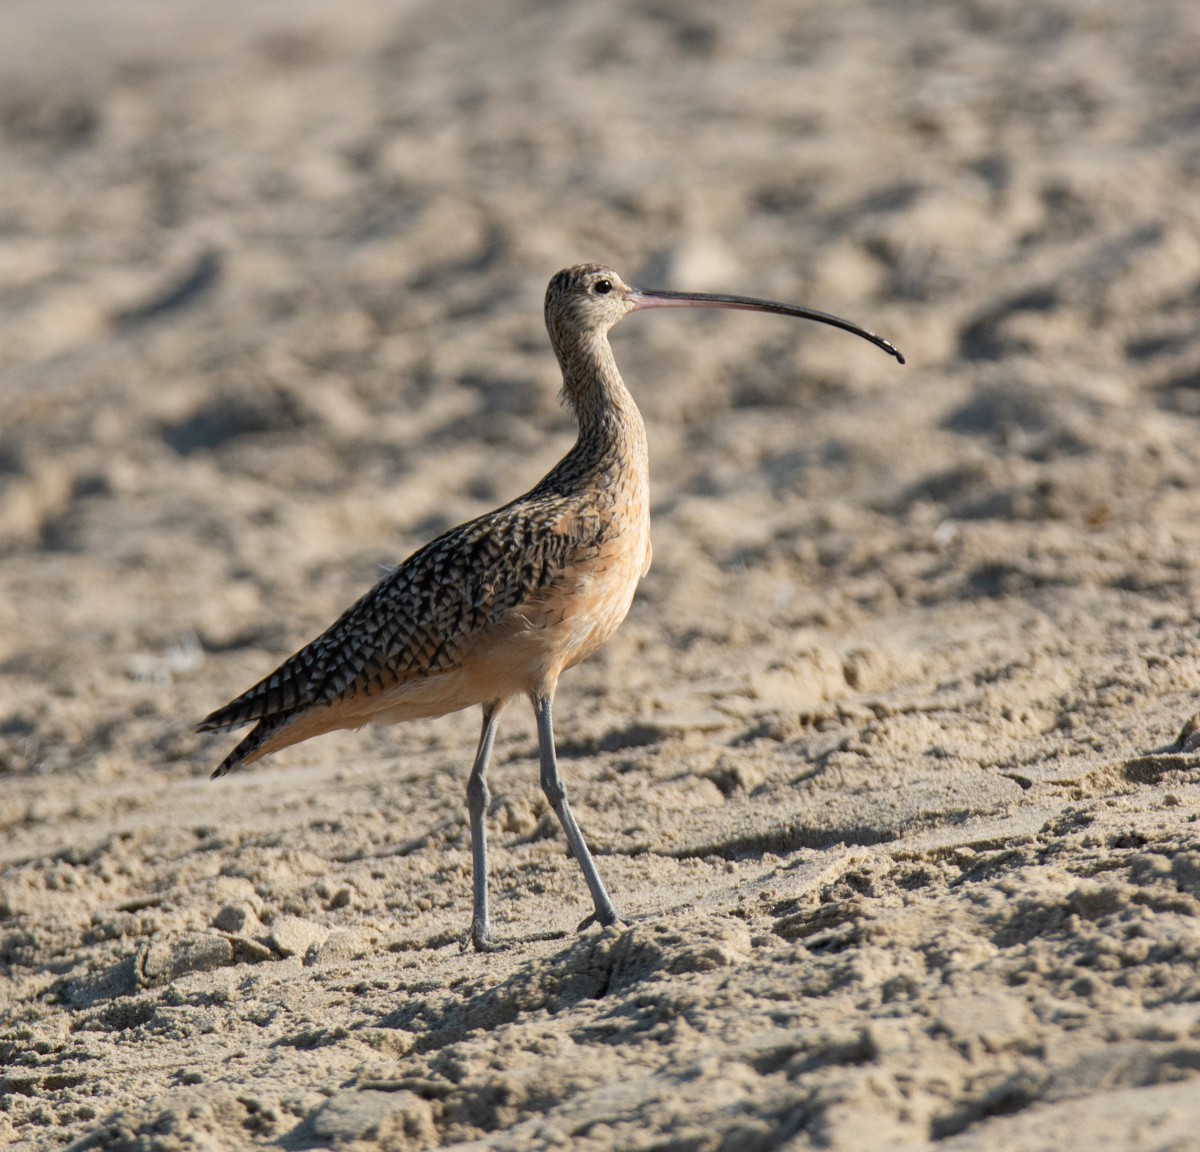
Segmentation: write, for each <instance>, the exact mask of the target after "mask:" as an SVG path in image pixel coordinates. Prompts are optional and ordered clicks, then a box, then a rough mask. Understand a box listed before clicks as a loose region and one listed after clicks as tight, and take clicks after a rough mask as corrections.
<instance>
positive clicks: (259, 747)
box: [209, 701, 296, 780]
mask: <svg viewBox="0 0 1200 1152" xmlns="http://www.w3.org/2000/svg"><path fill="white" fill-rule="evenodd" d="M235 703H236V701H235ZM221 711H224V709H221ZM214 715H215V713H214ZM295 715H296V714H295V713H294V712H285V713H282V714H280V715H277V716H267V717H265V718H264V719H262V720H260V721H259V722H258V723H257V724H256V725H255V726H254V728H253V729H252V730H251V731H250V732H248V733H246V735H245V736H244V737H243V738H242V740H241V742H240V743H239V744H238V745H237V746H236V747H235V748H234V749H233V750H232V751H231V752H230V753H229V755H228V756H226V757H225V759H224V760H222V761H221V763H220V764H218V765H217V766H216V768H214V769H213V772H212V775H211V776H210V777H209V779H210V780H215V779H216V778H217V777H218V776H224V775H225V774H226V773H227V772H232V771H233V770H234V769H235V768H240V767H242V766H243V765H245V764H252V763H253V762H254V761H255V760H257V759H258V758H259V757H260V756H265V755H266V754H267V753H268V752H271V751H273V750H274V748H267V747H265V745H267V744H268V743H270V742H271V741H272V740H274V738H275V737H276V736H278V735H279V734H280V732H281V731H282V730H283V729H284V728H286V727H287V726H288V724H290V723H291V721H292V720H293V719H294V718H295ZM288 743H291V741H288ZM281 746H282V745H275V747H281Z"/></svg>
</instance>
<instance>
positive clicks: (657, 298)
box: [629, 288, 904, 364]
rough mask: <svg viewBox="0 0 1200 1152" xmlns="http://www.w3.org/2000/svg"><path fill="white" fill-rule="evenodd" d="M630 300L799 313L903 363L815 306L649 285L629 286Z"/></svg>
mask: <svg viewBox="0 0 1200 1152" xmlns="http://www.w3.org/2000/svg"><path fill="white" fill-rule="evenodd" d="M629 300H630V301H631V302H632V304H633V309H632V310H633V311H634V312H636V311H638V310H639V309H642V308H739V309H741V310H743V311H745V312H774V313H776V314H777V315H779V316H798V317H799V318H800V319H801V320H816V321H817V323H819V324H829V325H830V326H832V327H834V328H840V329H841V330H842V331H843V332H853V333H854V335H855V336H861V337H862V338H863V339H864V340H869V341H870V342H871V343H872V344H874V345H875V347H876V348H882V349H883V350H884V351H885V352H886V353H887V354H888V355H889V356H895V357H896V360H897V361H898V362H899V363H901V364H903V363H904V356H903V354H902V353H901V351H900V349H899V348H897V347H896V346H895V345H894V344H893V343H891V341H889V340H885V339H884V338H883V337H882V336H876V335H875V333H874V332H868V331H867V329H866V328H860V327H859V326H858V325H857V324H852V323H851V322H850V321H849V320H843V319H842V318H841V317H840V316H832V315H830V314H829V313H828V312H818V311H817V310H816V309H815V308H800V307H797V306H796V305H795V304H780V303H779V302H778V301H777V300H756V299H755V298H754V297H753V296H710V295H708V294H707V293H704V292H661V291H657V290H653V289H650V288H631V289H630V291H629Z"/></svg>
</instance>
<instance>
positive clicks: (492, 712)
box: [467, 700, 503, 952]
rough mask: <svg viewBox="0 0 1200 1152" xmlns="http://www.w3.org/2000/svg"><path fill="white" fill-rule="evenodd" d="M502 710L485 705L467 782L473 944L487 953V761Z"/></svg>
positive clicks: (489, 941)
mask: <svg viewBox="0 0 1200 1152" xmlns="http://www.w3.org/2000/svg"><path fill="white" fill-rule="evenodd" d="M502 707H503V704H502V702H500V701H497V700H492V701H489V702H488V703H487V704H485V705H484V706H483V731H482V732H481V733H480V735H479V748H478V749H477V750H476V752H475V763H474V765H473V766H472V768H471V776H470V779H469V780H468V781H467V813H468V815H469V816H470V819H471V896H472V901H471V908H472V913H471V943H472V944H474V945H475V951H477V952H486V951H488V950H489V949H490V948H491V947H492V946H493V945H492V925H491V923H490V921H489V920H488V894H487V827H486V825H485V824H484V815H485V813H486V812H487V806H488V801H489V800H490V799H491V793H490V792H488V786H487V769H488V761H489V760H490V759H491V756H492V742H493V741H494V740H495V738H496V721H497V719H498V718H499V716H500V709H501V708H502Z"/></svg>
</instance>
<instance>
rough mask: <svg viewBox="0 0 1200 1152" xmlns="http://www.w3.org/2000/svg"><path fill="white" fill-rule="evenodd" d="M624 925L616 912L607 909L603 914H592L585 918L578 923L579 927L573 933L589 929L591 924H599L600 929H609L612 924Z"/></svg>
mask: <svg viewBox="0 0 1200 1152" xmlns="http://www.w3.org/2000/svg"><path fill="white" fill-rule="evenodd" d="M624 923H625V921H624V920H622V919H621V917H620V916H618V915H617V913H616V910H615V909H613V908H609V909H608V910H607V911H605V912H593V913H592V914H591V915H590V916H585V917H584V918H583V919H582V920H580V921H579V926H578V927H577V928H576V929H575V931H576V932H582V931H583V930H584V929H585V928H590V927H591V926H592V925H593V924H599V925H600V927H601V928H611V927H612V926H613V925H614V924H624Z"/></svg>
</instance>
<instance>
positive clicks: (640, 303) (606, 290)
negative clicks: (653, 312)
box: [546, 264, 904, 368]
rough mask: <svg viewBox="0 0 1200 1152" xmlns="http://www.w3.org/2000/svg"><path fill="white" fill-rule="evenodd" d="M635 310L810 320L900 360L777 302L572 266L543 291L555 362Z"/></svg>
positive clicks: (883, 343)
mask: <svg viewBox="0 0 1200 1152" xmlns="http://www.w3.org/2000/svg"><path fill="white" fill-rule="evenodd" d="M641 308H736V309H741V310H745V311H749V312H774V313H775V314H776V315H780V316H795V317H798V318H800V319H802V320H816V321H817V322H818V323H821V324H829V325H832V326H833V327H834V328H841V329H842V330H843V331H845V332H852V333H853V334H854V335H855V336H860V337H862V338H863V339H864V340H868V341H870V342H871V343H872V344H874V345H875V346H876V347H877V348H882V349H883V351H885V352H887V353H888V355H890V356H894V357H895V358H896V359H897V360H898V361H899V362H900V363H901V364H903V363H904V357H903V356H902V355H901V354H900V352H899V351H898V350H897V349H896V347H895V346H894V345H893V344H892V343H891V342H890V341H888V340H884V339H883V337H881V336H876V335H875V333H874V332H869V331H868V330H867V329H865V328H862V327H860V326H859V325H857V324H852V323H851V322H850V321H849V320H843V319H842V318H841V317H840V316H832V315H830V314H829V313H828V312H818V311H817V310H816V309H815V308H803V307H800V306H798V305H795V304H781V303H780V302H779V301H777V300H759V299H757V298H755V297H753V296H716V295H710V294H708V293H703V292H665V291H661V290H658V289H650V288H631V287H630V286H629V285H628V284H626V283H625V281H624V280H622V279H621V277H620V276H618V275H617V274H616V273H615V272H614V271H613V270H612V269H611V268H608V267H606V266H605V265H603V264H576V265H575V266H574V267H573V268H564V269H563V270H562V271H561V272H559V273H558V274H557V275H556V276H555V277H554V279H553V280H551V281H550V286H549V287H548V288H547V289H546V328H547V329H548V330H549V332H550V341H551V343H552V344H553V345H554V347H555V349H557V350H558V351H559V356H560V358H561V357H562V356H563V355H564V350H565V349H567V348H573V347H576V346H582V345H586V344H591V343H592V341H593V340H594V338H595V337H597V336H599V337H601V338H602V337H604V336H605V335H606V334H607V333H608V330H609V329H610V328H611V327H612V326H613V325H614V324H615V323H616V322H617V321H618V320H620V319H621V317H622V316H625V315H627V314H628V313H630V312H635V311H637V310H638V309H641ZM581 342H582V344H581ZM566 367H567V365H566V363H565V362H564V368H566Z"/></svg>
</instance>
